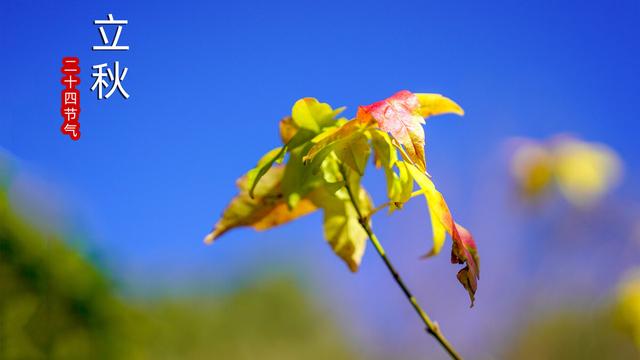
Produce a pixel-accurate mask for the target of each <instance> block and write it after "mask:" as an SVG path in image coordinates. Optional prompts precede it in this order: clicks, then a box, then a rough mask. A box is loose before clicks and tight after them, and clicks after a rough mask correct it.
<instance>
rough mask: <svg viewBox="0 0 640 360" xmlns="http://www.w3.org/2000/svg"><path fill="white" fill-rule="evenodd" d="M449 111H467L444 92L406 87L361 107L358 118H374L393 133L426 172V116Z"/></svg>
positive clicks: (365, 120)
mask: <svg viewBox="0 0 640 360" xmlns="http://www.w3.org/2000/svg"><path fill="white" fill-rule="evenodd" d="M445 113H453V114H458V115H462V114H463V113H464V112H463V111H462V108H460V106H458V104H456V103H455V102H454V101H453V100H450V99H448V98H446V97H444V96H442V95H439V94H413V93H412V92H410V91H407V90H402V91H399V92H397V93H396V94H394V95H393V96H391V97H389V98H387V99H385V100H381V101H378V102H375V103H373V104H371V105H366V106H360V107H359V108H358V113H357V115H356V119H358V120H359V121H364V122H368V121H370V120H371V119H374V120H375V121H376V122H377V123H378V126H379V127H380V129H382V130H384V131H386V132H388V133H390V134H391V136H393V138H394V139H396V140H397V141H398V142H399V143H400V144H401V145H402V146H403V147H404V148H405V150H406V151H407V154H408V155H409V158H410V159H411V161H412V162H413V163H414V164H416V166H418V168H419V169H421V170H422V171H425V170H426V160H425V155H424V144H425V140H424V129H423V128H422V125H423V124H424V123H425V120H424V118H426V117H428V116H431V115H439V114H445Z"/></svg>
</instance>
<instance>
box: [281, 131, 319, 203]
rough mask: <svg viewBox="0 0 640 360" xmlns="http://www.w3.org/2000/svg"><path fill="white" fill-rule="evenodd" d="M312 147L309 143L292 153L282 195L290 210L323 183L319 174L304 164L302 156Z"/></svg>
mask: <svg viewBox="0 0 640 360" xmlns="http://www.w3.org/2000/svg"><path fill="white" fill-rule="evenodd" d="M311 146H312V144H310V143H308V144H306V145H304V146H300V147H298V148H296V149H295V150H292V151H291V152H290V155H289V160H288V161H287V164H286V167H285V172H284V176H283V179H282V193H283V196H284V198H285V199H286V202H287V204H288V205H289V207H290V208H294V207H295V206H296V204H297V202H298V201H299V200H300V199H302V198H303V197H304V196H305V195H306V194H308V193H309V192H310V191H311V190H313V189H314V188H315V187H316V186H318V184H319V182H321V181H322V178H321V176H320V174H319V173H316V172H314V171H312V169H311V168H310V167H309V166H305V165H304V164H303V163H302V154H304V153H306V152H307V151H308V149H309V147H311Z"/></svg>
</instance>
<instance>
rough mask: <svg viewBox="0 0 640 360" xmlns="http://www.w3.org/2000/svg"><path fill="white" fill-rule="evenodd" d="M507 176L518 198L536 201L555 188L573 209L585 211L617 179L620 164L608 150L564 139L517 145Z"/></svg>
mask: <svg viewBox="0 0 640 360" xmlns="http://www.w3.org/2000/svg"><path fill="white" fill-rule="evenodd" d="M511 173H512V176H513V178H514V179H515V180H516V183H517V185H518V186H519V188H520V190H521V192H522V194H523V195H524V196H525V197H527V198H536V197H539V196H540V195H542V194H543V193H545V192H547V191H548V190H550V189H551V187H552V186H555V187H556V188H557V189H558V190H559V191H560V193H561V194H562V195H563V196H564V197H565V198H566V199H567V200H568V201H569V202H571V203H572V204H573V205H575V206H577V207H581V208H584V207H589V206H590V205H592V204H594V203H596V202H597V201H598V200H599V199H600V198H601V197H602V196H603V195H604V194H606V193H607V192H608V191H609V190H610V189H611V188H612V187H613V186H614V185H615V184H616V183H617V182H618V181H619V179H620V177H621V173H622V162H621V160H620V158H619V156H618V155H617V154H616V153H615V152H614V151H613V150H611V149H610V148H609V147H607V146H606V145H603V144H599V143H591V142H586V141H582V140H579V139H575V138H572V137H568V136H557V137H554V138H552V139H551V140H549V141H547V142H536V141H533V140H524V141H520V142H519V145H518V146H517V148H516V151H515V153H514V155H513V157H512V161H511Z"/></svg>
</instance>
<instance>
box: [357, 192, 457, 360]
mask: <svg viewBox="0 0 640 360" xmlns="http://www.w3.org/2000/svg"><path fill="white" fill-rule="evenodd" d="M345 187H346V189H347V192H348V193H349V198H350V199H351V203H352V204H353V207H354V208H355V210H356V213H357V214H358V221H359V222H360V225H362V228H363V229H364V231H365V232H366V233H367V235H368V236H369V239H370V240H371V243H372V244H373V246H374V247H375V248H376V251H377V252H378V254H379V255H380V257H381V258H382V261H384V264H385V265H386V266H387V269H388V270H389V272H390V273H391V275H392V276H393V279H394V280H395V281H396V283H397V284H398V286H400V289H402V292H403V293H404V295H405V296H406V297H407V299H408V300H409V302H410V303H411V305H412V306H413V308H414V309H415V311H416V312H417V313H418V315H419V316H420V318H421V319H422V321H423V322H424V324H425V325H426V326H427V328H426V331H427V332H428V333H429V334H431V335H432V336H433V337H435V338H436V340H438V342H439V343H440V345H442V347H444V348H445V350H446V351H447V352H448V353H449V355H451V358H453V359H456V360H460V359H462V357H460V355H459V354H458V352H457V351H456V350H455V349H454V348H453V346H452V345H451V344H450V343H449V341H448V340H447V339H446V338H445V337H444V335H443V334H442V332H441V331H440V328H439V327H438V324H437V323H436V322H434V321H432V320H431V319H430V318H429V315H427V313H426V312H424V310H422V308H421V307H420V304H418V301H417V300H416V298H415V297H414V296H413V294H411V291H409V288H407V285H405V283H404V281H403V280H402V278H401V277H400V275H399V274H398V272H397V271H396V269H395V268H394V267H393V264H391V261H390V260H389V258H388V257H387V255H386V252H385V251H384V248H383V247H382V244H381V243H380V241H378V238H377V237H376V235H375V234H374V233H373V230H372V229H371V226H369V218H368V217H369V215H367V216H364V215H363V214H362V212H361V211H360V207H359V206H358V201H357V200H356V197H355V196H354V194H353V191H352V190H351V187H350V186H349V183H348V181H345Z"/></svg>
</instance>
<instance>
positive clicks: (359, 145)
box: [334, 133, 371, 176]
mask: <svg viewBox="0 0 640 360" xmlns="http://www.w3.org/2000/svg"><path fill="white" fill-rule="evenodd" d="M334 151H335V152H336V155H337V156H338V158H339V159H340V160H341V161H342V162H344V163H345V164H346V165H347V166H349V167H350V168H351V169H353V170H355V171H356V172H357V173H358V174H359V175H360V176H363V175H364V169H365V167H366V166H367V160H368V159H369V154H370V152H371V149H370V148H369V141H368V139H367V137H366V136H365V135H364V134H362V133H355V134H353V135H351V136H350V137H349V138H347V139H345V140H343V141H338V142H337V143H336V145H335V149H334Z"/></svg>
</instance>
